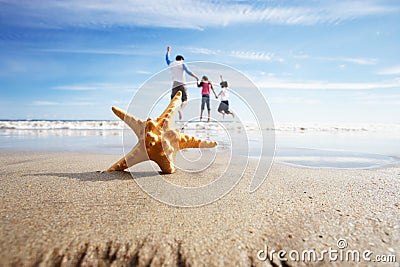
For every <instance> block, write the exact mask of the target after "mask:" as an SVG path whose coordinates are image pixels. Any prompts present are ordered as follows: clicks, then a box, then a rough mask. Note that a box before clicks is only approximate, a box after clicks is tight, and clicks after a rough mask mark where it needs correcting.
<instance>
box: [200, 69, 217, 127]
mask: <svg viewBox="0 0 400 267" xmlns="http://www.w3.org/2000/svg"><path fill="white" fill-rule="evenodd" d="M197 87H202V90H201V111H200V121H201V120H202V118H203V110H204V105H206V104H207V109H208V120H207V122H210V113H211V108H210V88H211V90H212V91H213V93H214V95H215V98H218V96H217V94H216V93H215V91H214V87H213V85H212V83H211V82H209V81H208V78H207V76H203V77H202V78H201V82H200V83H197Z"/></svg>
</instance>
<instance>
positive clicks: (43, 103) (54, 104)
mask: <svg viewBox="0 0 400 267" xmlns="http://www.w3.org/2000/svg"><path fill="white" fill-rule="evenodd" d="M59 104H60V103H58V102H52V101H34V102H33V103H32V105H34V106H57V105H59Z"/></svg>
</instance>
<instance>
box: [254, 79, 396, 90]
mask: <svg viewBox="0 0 400 267" xmlns="http://www.w3.org/2000/svg"><path fill="white" fill-rule="evenodd" d="M256 85H257V86H258V87H260V88H263V89H301V90H370V89H386V88H400V83H399V82H398V81H392V82H371V83H368V82H365V83H362V82H361V83H332V82H315V81H309V82H302V83H296V82H288V81H278V80H273V81H260V82H256Z"/></svg>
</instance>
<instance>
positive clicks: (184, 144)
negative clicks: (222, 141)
mask: <svg viewBox="0 0 400 267" xmlns="http://www.w3.org/2000/svg"><path fill="white" fill-rule="evenodd" d="M217 145H218V143H217V142H215V141H207V140H202V139H200V138H196V137H194V136H191V135H188V134H180V136H179V149H185V148H212V147H216V146H217Z"/></svg>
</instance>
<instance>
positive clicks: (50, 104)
mask: <svg viewBox="0 0 400 267" xmlns="http://www.w3.org/2000/svg"><path fill="white" fill-rule="evenodd" d="M94 104H95V103H93V102H53V101H33V103H32V105H34V106H90V105H94Z"/></svg>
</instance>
